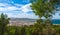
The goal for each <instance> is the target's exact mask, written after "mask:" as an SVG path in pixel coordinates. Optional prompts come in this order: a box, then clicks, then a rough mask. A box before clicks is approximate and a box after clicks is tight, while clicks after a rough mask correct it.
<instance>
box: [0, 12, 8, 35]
mask: <svg viewBox="0 0 60 35" xmlns="http://www.w3.org/2000/svg"><path fill="white" fill-rule="evenodd" d="M8 23H9V18H7V15H4V14H3V13H2V14H1V15H0V34H1V35H4V32H5V31H6V27H7V24H8Z"/></svg>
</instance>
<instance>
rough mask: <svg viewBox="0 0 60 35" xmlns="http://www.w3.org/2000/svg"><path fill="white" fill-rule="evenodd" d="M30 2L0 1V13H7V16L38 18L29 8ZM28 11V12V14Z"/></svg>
mask: <svg viewBox="0 0 60 35" xmlns="http://www.w3.org/2000/svg"><path fill="white" fill-rule="evenodd" d="M30 5H31V3H29V4H26V5H23V4H14V5H11V4H9V3H0V14H1V13H4V14H7V15H8V17H18V18H38V17H37V16H36V15H35V14H33V13H32V12H31V11H32V10H31V8H30ZM29 13H30V14H29Z"/></svg>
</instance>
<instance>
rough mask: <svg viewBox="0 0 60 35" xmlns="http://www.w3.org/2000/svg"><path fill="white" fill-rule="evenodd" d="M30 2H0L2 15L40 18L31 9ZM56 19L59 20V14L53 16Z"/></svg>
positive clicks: (11, 0)
mask: <svg viewBox="0 0 60 35" xmlns="http://www.w3.org/2000/svg"><path fill="white" fill-rule="evenodd" d="M29 1H30V0H0V14H1V13H4V14H7V15H8V17H16V18H38V16H36V15H35V14H34V13H33V12H32V10H31V8H30V5H31V3H30V2H29ZM53 18H54V19H59V18H60V16H59V15H58V14H56V15H53Z"/></svg>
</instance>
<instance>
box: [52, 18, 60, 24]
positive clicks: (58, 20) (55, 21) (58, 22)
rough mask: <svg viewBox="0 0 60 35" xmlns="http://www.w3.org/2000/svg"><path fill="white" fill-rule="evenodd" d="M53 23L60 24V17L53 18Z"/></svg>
mask: <svg viewBox="0 0 60 35" xmlns="http://www.w3.org/2000/svg"><path fill="white" fill-rule="evenodd" d="M52 23H53V24H60V19H52Z"/></svg>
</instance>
